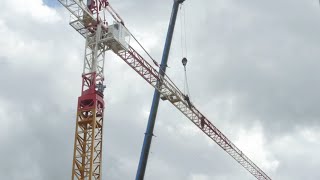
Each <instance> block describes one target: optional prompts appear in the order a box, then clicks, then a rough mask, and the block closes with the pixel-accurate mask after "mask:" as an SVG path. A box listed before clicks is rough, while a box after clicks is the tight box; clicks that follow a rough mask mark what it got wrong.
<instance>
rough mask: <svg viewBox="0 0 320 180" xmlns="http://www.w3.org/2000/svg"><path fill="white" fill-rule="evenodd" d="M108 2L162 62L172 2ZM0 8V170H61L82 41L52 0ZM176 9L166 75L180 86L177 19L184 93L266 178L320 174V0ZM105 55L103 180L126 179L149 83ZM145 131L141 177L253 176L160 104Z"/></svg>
mask: <svg viewBox="0 0 320 180" xmlns="http://www.w3.org/2000/svg"><path fill="white" fill-rule="evenodd" d="M110 3H112V5H113V7H114V9H116V11H117V12H118V13H119V14H120V16H121V17H122V18H123V19H124V21H125V23H126V25H127V27H128V28H129V29H130V30H131V31H132V32H133V33H134V34H135V35H136V36H137V38H138V39H139V41H141V43H142V44H143V45H144V46H145V48H146V49H147V50H148V51H149V52H150V53H151V54H152V55H153V56H154V58H155V59H157V60H158V62H160V59H161V53H162V49H163V44H164V39H165V35H166V31H167V26H168V21H169V17H170V13H171V8H172V0H157V1H156V0H153V1H150V0H135V1H132V0H110ZM1 7H2V8H1V9H2V10H1V11H0V82H1V85H0V159H1V162H2V163H1V164H0V179H6V180H57V179H58V180H64V179H70V177H71V165H72V156H73V142H74V130H75V114H76V104H77V97H78V96H79V95H80V88H81V72H82V66H83V65H82V62H83V53H84V45H85V44H84V43H85V40H84V39H83V38H82V37H81V36H80V35H79V34H77V32H75V31H74V30H73V29H72V27H70V26H69V25H68V21H69V13H68V12H67V11H66V10H65V9H64V8H63V7H62V6H61V5H59V4H58V3H57V1H56V0H44V1H42V0H29V1H25V0H2V1H1ZM183 9H185V13H181V12H179V17H178V19H177V26H176V31H175V34H174V39H173V44H172V49H171V54H170V57H169V58H170V59H169V64H168V65H169V67H170V68H168V75H169V76H170V77H171V78H172V80H173V81H174V82H176V84H177V85H178V86H179V87H181V89H183V68H182V65H181V59H182V52H181V18H182V19H184V17H185V18H186V27H185V29H186V32H187V36H186V37H187V54H188V59H189V64H188V78H189V87H190V93H191V100H192V101H193V103H194V104H195V105H196V106H197V107H198V109H200V111H201V112H202V113H203V114H205V115H206V116H207V117H208V118H209V119H210V120H211V122H212V123H213V124H214V125H216V126H217V127H218V128H219V129H220V130H221V131H222V132H223V133H224V134H225V135H226V136H227V137H228V138H229V139H230V140H232V141H233V142H234V144H235V145H237V146H238V147H239V148H240V149H241V150H242V151H243V152H244V153H245V154H246V155H247V156H248V157H249V158H251V159H252V160H253V161H254V162H255V163H256V164H257V165H258V166H259V167H260V168H261V169H263V170H264V171H265V172H266V174H268V175H269V176H270V177H271V178H272V179H278V180H301V179H304V180H317V179H320V172H319V167H320V154H318V152H320V143H319V139H320V121H319V117H320V110H319V107H320V76H319V69H320V60H319V59H320V51H319V50H320V35H319V33H320V6H319V2H318V0H282V1H278V0H269V1H256V0H242V1H239V0H223V1H222V0H202V1H198V0H186V2H185V3H184V8H182V10H183ZM182 12H183V11H182ZM180 14H184V15H185V16H182V17H180ZM107 54H108V55H107V57H106V65H105V77H106V85H107V88H106V90H105V101H106V109H105V120H104V141H103V179H112V180H126V179H134V177H135V174H136V169H137V165H138V160H139V156H140V151H141V147H142V142H143V137H144V132H145V128H146V124H147V118H148V115H149V110H150V105H151V100H152V94H153V89H152V87H151V86H150V85H148V84H147V83H146V82H144V80H143V79H142V78H141V77H140V76H139V75H137V74H136V73H135V72H134V71H133V70H132V69H130V68H129V67H128V66H127V65H126V64H125V63H124V62H122V60H121V59H119V58H118V57H116V56H115V55H114V54H112V52H108V53H107ZM154 133H155V135H156V137H155V138H154V139H153V143H152V148H151V154H150V156H149V161H148V168H147V172H146V177H145V179H146V180H229V179H239V180H249V179H252V180H253V179H255V178H254V177H253V176H252V175H251V174H250V173H248V172H247V171H246V170H245V169H244V168H243V167H241V166H240V165H239V164H238V163H236V161H234V160H233V159H232V158H231V157H230V156H229V155H228V154H227V153H225V152H224V151H223V150H222V149H221V148H220V147H219V146H218V145H216V144H215V143H214V142H212V141H211V140H210V139H209V138H208V137H207V136H206V135H204V134H203V133H202V132H200V131H199V130H198V129H197V127H195V126H194V125H193V124H192V123H191V122H190V121H189V120H188V119H187V118H185V117H184V116H183V115H182V114H181V113H180V112H178V110H177V109H175V108H174V106H172V105H171V104H169V103H168V102H163V101H161V102H160V107H159V111H158V117H157V123H156V127H155V132H154Z"/></svg>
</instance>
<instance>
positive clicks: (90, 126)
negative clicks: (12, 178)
mask: <svg viewBox="0 0 320 180" xmlns="http://www.w3.org/2000/svg"><path fill="white" fill-rule="evenodd" d="M59 2H60V3H61V4H62V5H63V6H64V7H66V8H67V9H68V10H69V11H70V12H71V18H70V19H71V20H70V25H71V26H72V27H73V28H74V29H75V30H76V31H77V32H79V33H80V34H81V35H82V36H83V37H85V39H86V43H85V55H84V65H83V73H82V91H81V95H80V97H79V98H78V107H77V118H76V130H75V140H74V156H73V164H72V180H100V179H101V173H102V168H101V165H102V162H101V161H102V138H103V115H104V108H105V103H104V100H103V96H104V95H103V92H104V89H105V85H104V60H105V53H106V51H107V50H110V49H112V50H113V51H115V52H118V51H120V50H123V49H126V48H128V44H127V42H126V40H127V41H128V37H129V36H128V33H127V31H126V29H125V28H124V27H123V22H122V20H121V18H120V17H119V16H118V15H117V14H116V13H115V12H114V11H113V9H112V8H111V6H109V3H108V1H107V0H87V2H86V3H85V2H83V1H79V0H59ZM102 10H107V11H109V13H111V15H112V16H113V17H114V19H115V20H116V21H115V23H114V24H113V25H111V26H108V24H107V22H106V21H105V20H103V19H102V18H101V17H100V15H99V12H100V11H102Z"/></svg>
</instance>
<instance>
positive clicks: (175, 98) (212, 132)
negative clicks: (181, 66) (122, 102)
mask: <svg viewBox="0 0 320 180" xmlns="http://www.w3.org/2000/svg"><path fill="white" fill-rule="evenodd" d="M59 2H60V3H61V4H62V5H63V6H65V7H66V8H67V9H68V10H69V11H70V12H71V20H70V25H71V26H72V27H73V28H74V29H75V30H76V31H77V32H79V33H80V34H81V35H82V36H83V37H85V38H87V37H88V36H90V35H92V33H93V32H91V31H89V30H88V29H86V28H85V24H86V22H88V21H92V22H96V19H95V18H94V16H93V15H92V14H91V13H90V12H89V11H88V10H87V8H86V6H85V5H84V4H83V3H81V2H80V1H78V0H59ZM116 25H117V27H119V26H120V27H121V26H123V25H122V24H121V23H116ZM123 29H126V28H125V27H123ZM99 46H103V47H104V48H103V51H101V52H100V53H102V54H104V52H105V51H107V50H112V51H113V52H114V53H115V54H117V55H118V56H119V57H120V58H121V59H122V60H124V61H125V62H126V63H127V64H128V65H129V66H130V67H131V68H132V69H133V70H135V71H136V72H137V73H138V74H139V75H140V76H141V77H142V78H144V79H145V80H146V81H147V82H148V83H149V84H150V85H151V86H153V87H154V88H155V89H157V90H158V91H159V92H160V93H161V95H162V99H166V100H168V101H170V102H171V103H172V104H173V105H174V106H175V107H176V108H177V109H178V110H180V111H181V112H182V113H183V114H184V115H185V116H186V117H187V118H188V119H190V120H191V121H192V122H193V123H194V124H195V125H196V126H197V127H198V128H200V129H201V130H202V131H203V132H204V133H205V134H206V135H207V136H209V137H210V138H211V139H212V140H214V141H215V142H216V143H217V144H218V145H219V146H220V147H221V148H222V149H224V150H225V151H226V152H227V153H228V154H229V155H230V156H231V157H233V158H234V159H235V160H236V161H237V162H238V163H240V164H241V165H242V166H243V167H244V168H245V169H246V170H248V171H249V172H250V173H251V174H252V175H253V176H255V177H256V178H257V179H260V180H271V178H270V177H268V176H267V175H266V174H265V173H264V172H263V171H262V170H261V169H260V168H259V167H258V166H257V165H255V164H254V163H253V162H252V161H251V160H250V159H249V158H248V157H247V156H246V155H245V154H243V153H242V151H241V150H239V149H238V148H237V147H236V146H235V145H234V144H233V143H232V142H231V141H230V140H229V139H228V138H227V137H226V136H225V135H224V134H223V133H222V132H220V131H219V130H218V129H217V128H216V127H215V126H214V125H213V124H212V123H211V122H210V121H209V120H208V119H207V118H206V117H205V116H204V115H203V114H202V113H201V112H200V111H199V110H198V109H197V108H196V107H195V106H194V105H191V106H190V104H189V103H188V102H187V101H186V100H185V96H184V94H183V93H182V92H181V91H180V90H179V89H178V88H177V86H176V85H175V84H174V83H173V82H172V81H171V80H170V78H169V77H168V76H166V75H164V76H161V75H160V74H159V72H158V71H157V70H156V69H155V68H153V66H152V65H151V64H150V63H148V61H146V60H145V59H144V58H143V57H142V56H141V55H140V54H139V53H138V52H136V51H135V50H134V49H133V48H132V47H131V46H130V45H124V44H123V42H120V41H119V38H116V37H115V36H113V35H112V34H110V33H109V32H107V31H101V35H100V37H99ZM100 67H101V66H100ZM102 68H103V67H102ZM102 71H103V69H102ZM101 143H102V142H101ZM98 179H100V177H99V178H98Z"/></svg>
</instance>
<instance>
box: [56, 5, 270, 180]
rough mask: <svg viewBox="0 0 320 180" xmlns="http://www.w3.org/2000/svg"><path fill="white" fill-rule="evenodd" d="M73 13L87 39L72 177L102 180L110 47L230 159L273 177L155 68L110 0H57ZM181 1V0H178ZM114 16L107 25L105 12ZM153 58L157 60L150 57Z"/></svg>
mask: <svg viewBox="0 0 320 180" xmlns="http://www.w3.org/2000/svg"><path fill="white" fill-rule="evenodd" d="M58 1H59V2H60V3H61V4H62V5H63V6H64V7H65V8H67V9H68V10H69V11H70V13H71V19H70V25H71V26H72V27H73V28H74V29H75V30H76V31H77V32H78V33H79V34H80V35H81V36H83V37H84V38H85V39H86V43H85V55H84V66H83V73H82V90H81V95H80V97H79V98H78V107H77V118H76V130H75V141H74V153H73V163H72V180H101V173H102V166H101V165H102V162H101V160H102V143H103V140H102V137H103V136H102V134H103V114H104V109H105V104H104V100H103V93H104V88H105V85H104V57H105V53H106V52H107V51H112V52H113V53H115V54H116V55H117V56H118V57H120V59H122V60H123V61H124V62H125V63H126V64H127V65H128V66H129V67H131V68H132V69H133V70H134V71H135V72H136V73H137V74H139V75H140V76H141V77H142V78H143V79H145V81H146V82H147V83H149V84H150V85H151V86H152V87H153V88H155V89H156V90H157V91H158V92H159V93H160V94H161V99H163V100H167V101H168V102H170V103H171V104H172V105H173V106H174V107H176V108H177V109H178V110H179V111H181V112H182V113H183V114H184V115H185V116H186V117H187V118H188V119H189V120H190V121H191V122H192V123H194V125H195V126H197V127H198V128H199V129H200V130H202V131H203V133H205V134H206V135H207V136H208V137H209V138H211V139H212V140H213V141H215V142H216V143H217V144H218V145H219V146H220V147H221V148H222V149H223V150H225V151H226V152H227V153H228V154H229V155H230V156H231V157H232V158H234V159H235V160H236V161H237V162H238V163H239V164H241V165H242V166H243V167H244V168H245V169H246V170H247V171H249V172H250V173H251V174H252V175H253V176H254V177H256V178H257V179H259V180H271V178H270V177H269V176H268V175H267V174H265V173H264V172H263V171H262V170H261V169H260V168H259V167H258V166H257V165H256V164H255V163H253V162H252V161H251V160H250V159H249V158H248V157H247V156H246V155H245V154H244V153H243V152H242V151H241V150H240V149H239V148H237V147H236V146H235V145H234V144H233V143H232V142H231V141H230V140H229V139H228V138H227V137H226V136H225V135H224V134H223V133H222V132H221V131H220V130H219V129H218V128H217V127H216V126H214V125H213V124H212V123H211V122H210V121H209V120H208V118H207V117H206V116H205V115H203V114H202V113H201V112H200V111H199V110H198V108H196V107H195V106H194V105H193V104H192V105H190V103H189V102H188V101H187V100H186V98H185V95H184V94H183V93H182V92H181V91H180V89H179V88H178V87H177V86H176V85H175V84H174V83H173V82H172V81H171V79H170V78H169V77H168V76H167V75H166V74H165V73H161V71H160V72H159V71H157V70H156V69H155V68H154V66H153V65H151V63H149V62H148V61H147V59H146V58H144V57H143V56H141V55H140V54H139V53H138V52H137V51H136V50H135V49H134V48H133V47H132V46H130V43H129V42H130V38H131V37H133V35H132V34H131V33H130V31H129V30H128V29H127V28H126V26H125V25H124V22H123V20H122V19H121V17H120V16H119V15H118V14H117V13H116V12H115V10H114V9H113V8H112V7H111V5H110V4H109V2H108V0H86V2H83V0H58ZM175 1H179V0H175ZM102 11H105V12H108V13H109V14H110V15H111V16H112V17H113V19H114V22H113V24H110V25H109V24H108V22H107V21H106V19H104V18H103V17H101V14H100V13H101V12H102ZM152 60H153V59H152Z"/></svg>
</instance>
